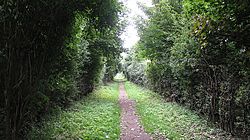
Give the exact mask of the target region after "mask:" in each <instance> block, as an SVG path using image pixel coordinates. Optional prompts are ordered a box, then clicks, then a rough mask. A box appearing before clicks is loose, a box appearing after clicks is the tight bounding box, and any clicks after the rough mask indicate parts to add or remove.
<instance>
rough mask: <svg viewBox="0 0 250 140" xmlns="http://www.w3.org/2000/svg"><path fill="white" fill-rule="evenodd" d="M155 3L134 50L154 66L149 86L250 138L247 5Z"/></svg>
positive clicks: (221, 0) (219, 1) (149, 71)
mask: <svg viewBox="0 0 250 140" xmlns="http://www.w3.org/2000/svg"><path fill="white" fill-rule="evenodd" d="M154 2H155V6H154V7H152V8H148V9H146V10H147V13H148V16H149V19H146V20H145V21H144V22H140V24H138V26H139V31H140V33H139V34H140V38H141V39H140V41H139V44H138V45H137V47H136V50H138V52H139V53H140V55H139V56H142V57H143V58H144V59H145V60H146V59H148V60H150V61H151V62H150V63H149V64H148V65H147V70H146V71H147V73H146V77H147V79H148V81H149V86H150V87H152V88H153V89H154V90H155V91H157V92H159V93H161V94H163V95H164V96H168V97H171V98H174V100H176V101H178V102H180V103H183V104H185V105H187V106H189V107H190V108H191V109H194V110H196V111H197V112H199V113H200V114H202V115H205V116H207V117H208V118H209V119H210V120H211V121H213V122H215V123H217V124H218V125H219V126H220V127H221V128H223V129H225V130H227V131H229V132H231V133H232V134H235V135H241V136H247V135H249V134H250V131H249V130H250V112H249V110H250V104H249V100H250V90H249V86H250V83H249V81H250V79H249V78H250V77H249V73H250V65H249V64H250V63H249V62H250V55H249V46H250V38H249V31H250V26H249V25H250V14H249V13H250V11H249V10H250V7H249V1H247V0H243V1H234V0H233V1H225V0H214V1H199V0H184V1H182V2H179V1H172V0H160V1H154ZM132 61H133V60H132ZM127 63H128V62H127ZM140 71H145V70H140ZM137 75H140V74H137ZM129 76H130V75H129ZM140 77H141V76H140Z"/></svg>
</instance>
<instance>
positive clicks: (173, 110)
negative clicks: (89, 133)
mask: <svg viewBox="0 0 250 140" xmlns="http://www.w3.org/2000/svg"><path fill="white" fill-rule="evenodd" d="M125 88H126V91H127V94H128V96H129V98H130V99H134V100H136V103H137V104H136V109H137V113H138V114H139V116H140V118H141V119H140V121H141V124H142V125H143V126H144V129H145V130H146V131H147V132H148V133H150V134H151V135H152V136H154V137H155V138H154V139H158V138H159V137H165V138H168V139H173V140H179V139H202V140H204V139H230V136H229V135H228V134H226V133H225V132H223V131H222V130H220V129H217V128H215V127H213V126H212V125H211V124H209V123H208V122H207V121H206V119H204V118H201V117H199V116H198V115H197V114H196V113H195V112H193V111H191V110H189V109H188V108H185V107H183V106H180V105H178V104H176V103H170V102H166V101H164V100H163V98H162V97H161V96H160V95H158V94H157V93H154V92H152V91H150V90H147V89H143V88H141V87H139V86H137V85H135V84H133V83H131V82H126V83H125ZM208 124H209V125H208Z"/></svg>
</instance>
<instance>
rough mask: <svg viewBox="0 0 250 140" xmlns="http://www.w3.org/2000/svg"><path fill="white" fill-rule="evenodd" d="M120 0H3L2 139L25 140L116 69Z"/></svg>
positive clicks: (0, 48) (0, 16)
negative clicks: (33, 129)
mask: <svg viewBox="0 0 250 140" xmlns="http://www.w3.org/2000/svg"><path fill="white" fill-rule="evenodd" d="M121 10H122V5H121V4H120V3H119V2H118V1H117V0H70V1H69V0H1V1H0V33H1V35H0V94H1V96H0V113H1V114H0V139H22V138H24V136H25V133H26V132H27V130H29V128H30V127H31V126H32V124H33V123H34V122H36V121H38V120H41V118H43V117H44V115H43V114H47V113H49V112H50V110H51V109H52V108H55V107H67V106H68V105H69V104H70V103H71V101H73V100H76V99H79V98H81V97H82V96H83V95H86V94H87V93H89V92H91V91H92V90H93V88H94V86H95V85H96V84H98V83H99V81H100V80H101V79H102V77H103V75H104V76H105V78H104V79H105V81H109V80H111V78H112V77H113V74H114V73H115V71H116V64H118V58H119V54H120V52H121V51H122V50H121V47H120V46H121V45H120V44H121V41H120V39H119V34H120V31H121V27H122V25H121V24H120V22H119V17H118V16H119V13H121Z"/></svg>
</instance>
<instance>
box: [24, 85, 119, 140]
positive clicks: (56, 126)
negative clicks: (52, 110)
mask: <svg viewBox="0 0 250 140" xmlns="http://www.w3.org/2000/svg"><path fill="white" fill-rule="evenodd" d="M118 95H119V91H118V84H117V83H113V84H110V85H108V86H103V87H101V88H100V89H98V90H96V91H94V92H93V93H91V95H89V96H88V97H86V98H85V99H83V100H81V101H78V102H77V103H75V104H74V105H73V106H72V107H71V108H69V109H68V110H67V111H61V112H60V113H57V115H55V116H51V117H49V119H48V120H46V121H44V122H43V123H42V127H34V128H33V129H32V131H31V132H30V133H29V135H28V139H31V140H37V139H39V140H49V139H57V140H65V139H67V140H71V139H72V140H73V139H74V140H75V139H77V140H94V139H98V140H101V139H113V140H115V139H119V135H120V108H119V105H118Z"/></svg>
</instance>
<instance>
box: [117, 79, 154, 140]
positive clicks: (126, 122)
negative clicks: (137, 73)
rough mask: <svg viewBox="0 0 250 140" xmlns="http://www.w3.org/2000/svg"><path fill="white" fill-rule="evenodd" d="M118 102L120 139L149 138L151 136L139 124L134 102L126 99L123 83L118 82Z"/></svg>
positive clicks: (144, 139)
mask: <svg viewBox="0 0 250 140" xmlns="http://www.w3.org/2000/svg"><path fill="white" fill-rule="evenodd" d="M119 103H120V107H121V109H122V114H121V136H120V139H121V140H151V137H150V136H149V135H148V134H147V133H146V132H145V131H144V130H143V127H142V126H141V125H140V124H139V118H138V116H137V115H136V113H135V102H134V101H132V100H130V99H128V96H127V94H126V91H125V89H124V84H123V83H121V84H120V96H119Z"/></svg>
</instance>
